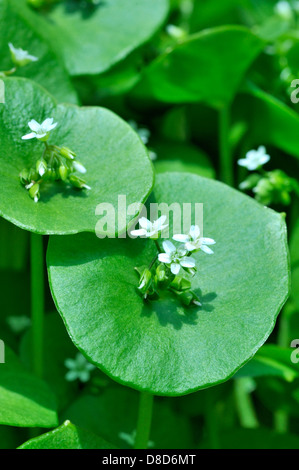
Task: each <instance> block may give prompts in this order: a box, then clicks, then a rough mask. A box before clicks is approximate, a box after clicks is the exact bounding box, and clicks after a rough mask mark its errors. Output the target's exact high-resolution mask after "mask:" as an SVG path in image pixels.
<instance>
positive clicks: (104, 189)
mask: <svg viewBox="0 0 299 470" xmlns="http://www.w3.org/2000/svg"><path fill="white" fill-rule="evenodd" d="M5 97H6V103H5V104H4V105H1V104H0V119H1V129H0V145H1V168H0V177H1V186H2V191H1V196H0V214H1V215H2V216H3V217H4V218H6V219H7V220H9V221H10V222H13V223H14V224H16V225H18V226H19V227H21V228H24V229H26V230H30V231H33V232H38V233H42V234H52V233H55V234H66V233H77V232H80V231H89V232H92V231H94V230H95V225H96V223H97V220H98V218H97V217H96V216H95V210H96V207H97V205H98V204H100V203H102V202H104V203H110V204H112V205H113V206H114V207H115V209H116V210H115V212H116V220H117V213H118V210H117V207H118V197H119V196H120V195H124V196H126V202H127V205H129V204H132V203H136V202H137V203H138V202H143V201H144V200H145V199H146V198H147V196H148V194H149V192H150V191H151V188H152V182H153V170H152V164H151V162H150V161H149V158H148V155H147V150H146V149H145V147H144V145H143V144H142V143H141V141H140V139H139V137H138V136H137V135H136V133H135V132H134V131H133V130H132V128H131V127H130V126H129V125H128V124H127V123H125V122H124V121H122V120H121V119H120V118H119V117H117V116H116V115H115V114H114V113H112V112H111V111H108V110H107V109H104V108H97V107H89V108H79V107H77V106H73V105H57V104H56V102H55V100H54V98H53V97H52V96H51V95H49V94H48V93H46V92H45V90H44V89H42V88H41V87H40V86H38V85H36V84H35V83H33V82H31V81H30V80H26V79H23V78H7V79H5ZM46 117H53V118H54V120H55V121H57V122H58V126H57V128H56V129H55V130H54V131H53V132H52V135H51V137H50V139H49V142H51V143H54V144H56V145H66V146H67V147H69V148H71V149H72V150H73V151H75V152H76V153H77V155H78V159H79V160H80V161H81V162H82V163H83V165H84V166H85V167H86V168H87V174H86V180H87V182H88V184H89V185H90V186H91V188H92V189H91V190H90V191H85V192H84V191H82V192H78V191H76V190H74V189H71V188H70V187H68V186H66V185H65V184H60V183H56V182H54V183H51V184H50V185H48V186H45V187H43V188H42V190H41V199H40V201H39V202H38V203H37V204H35V203H34V202H33V201H32V199H30V197H29V196H28V192H27V191H26V190H25V189H24V187H23V186H22V185H21V184H20V181H19V173H20V171H21V170H22V169H23V168H24V167H27V168H28V167H29V168H30V167H31V166H32V165H33V164H34V163H35V161H36V160H37V159H38V158H39V157H40V156H41V154H42V152H43V144H42V143H41V142H38V141H37V140H36V139H35V140H34V141H32V140H31V141H26V142H25V141H22V140H21V138H22V136H23V135H24V134H27V133H28V121H30V119H32V118H34V119H36V120H37V121H38V122H41V121H42V120H43V119H45V118H46ZM132 218H133V216H132V215H131V216H129V215H127V216H126V215H125V214H124V215H123V214H122V217H121V219H122V220H121V221H120V223H119V224H118V227H117V228H116V229H117V231H118V232H120V231H123V230H124V229H125V227H126V225H127V224H128V222H129V221H130V220H131V219H132ZM111 230H112V229H111Z"/></svg>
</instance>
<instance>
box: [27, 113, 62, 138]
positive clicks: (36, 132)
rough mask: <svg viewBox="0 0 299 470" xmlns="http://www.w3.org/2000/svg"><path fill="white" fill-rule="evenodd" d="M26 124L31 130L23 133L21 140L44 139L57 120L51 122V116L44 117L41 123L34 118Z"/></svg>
mask: <svg viewBox="0 0 299 470" xmlns="http://www.w3.org/2000/svg"><path fill="white" fill-rule="evenodd" d="M28 126H29V127H30V129H31V130H32V132H31V133H30V134H26V135H23V137H22V139H23V140H28V139H35V138H36V139H38V140H42V141H45V140H47V139H48V137H49V134H50V132H51V131H52V130H53V129H55V127H56V126H57V122H54V124H53V118H48V119H45V120H44V121H43V122H42V123H41V124H39V123H38V122H36V121H35V120H34V119H32V120H31V121H29V122H28Z"/></svg>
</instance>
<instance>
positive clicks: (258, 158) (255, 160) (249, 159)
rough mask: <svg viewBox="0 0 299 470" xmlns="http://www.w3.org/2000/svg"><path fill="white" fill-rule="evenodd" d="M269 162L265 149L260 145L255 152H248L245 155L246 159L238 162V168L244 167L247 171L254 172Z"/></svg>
mask: <svg viewBox="0 0 299 470" xmlns="http://www.w3.org/2000/svg"><path fill="white" fill-rule="evenodd" d="M269 160H270V155H268V154H267V153H266V148H265V147H264V146H263V145H261V146H260V147H259V148H258V149H257V150H250V151H249V152H247V153H246V158H241V159H240V160H238V164H239V165H240V166H244V167H245V168H247V169H248V170H250V171H252V170H256V169H257V168H259V167H260V166H262V165H265V163H268V161H269Z"/></svg>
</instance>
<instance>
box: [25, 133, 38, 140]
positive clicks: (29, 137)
mask: <svg viewBox="0 0 299 470" xmlns="http://www.w3.org/2000/svg"><path fill="white" fill-rule="evenodd" d="M35 137H36V133H35V132H31V133H30V134H26V135H23V137H22V139H23V140H29V139H34V138H35Z"/></svg>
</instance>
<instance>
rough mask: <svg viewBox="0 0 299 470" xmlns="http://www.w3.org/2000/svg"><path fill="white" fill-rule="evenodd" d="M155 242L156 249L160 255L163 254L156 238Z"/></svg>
mask: <svg viewBox="0 0 299 470" xmlns="http://www.w3.org/2000/svg"><path fill="white" fill-rule="evenodd" d="M154 242H155V245H156V248H157V250H158V253H162V250H161V248H160V245H159V243H158V240H156V239H155V238H154Z"/></svg>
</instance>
